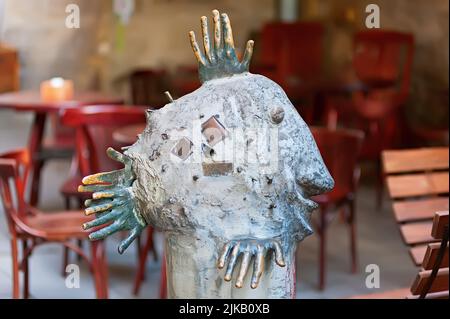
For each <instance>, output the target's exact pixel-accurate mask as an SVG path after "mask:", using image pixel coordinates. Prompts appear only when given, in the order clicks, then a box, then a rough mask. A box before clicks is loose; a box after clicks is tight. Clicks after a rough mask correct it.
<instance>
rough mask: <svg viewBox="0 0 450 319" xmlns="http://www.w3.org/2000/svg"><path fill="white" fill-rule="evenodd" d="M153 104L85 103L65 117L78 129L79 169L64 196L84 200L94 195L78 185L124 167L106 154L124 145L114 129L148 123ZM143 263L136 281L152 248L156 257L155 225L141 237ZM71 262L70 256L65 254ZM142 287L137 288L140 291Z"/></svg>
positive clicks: (65, 114)
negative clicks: (82, 190) (149, 105)
mask: <svg viewBox="0 0 450 319" xmlns="http://www.w3.org/2000/svg"><path fill="white" fill-rule="evenodd" d="M148 108H149V107H143V106H117V105H95V106H85V107H83V108H78V109H70V110H67V111H66V112H65V113H64V114H63V116H62V122H63V123H64V125H67V126H70V127H74V128H75V130H76V141H77V143H76V153H77V157H76V158H77V160H76V165H74V167H75V170H74V174H73V175H72V177H71V178H69V180H68V181H67V182H66V183H65V184H64V185H63V187H62V188H61V192H62V193H63V196H65V197H68V196H74V197H77V198H78V199H79V200H80V202H82V201H83V200H84V199H87V198H89V197H90V196H89V195H90V194H83V193H81V194H80V193H78V191H77V188H78V185H81V179H82V177H84V176H87V175H90V174H94V173H98V172H106V171H111V170H115V169H119V168H121V167H120V165H119V164H118V163H116V162H113V161H112V160H111V159H110V158H108V157H107V156H106V149H107V148H108V147H109V146H112V147H114V148H119V147H120V146H122V145H120V144H118V143H117V142H115V141H114V140H113V137H112V136H113V132H114V131H115V130H116V129H117V128H118V127H121V126H125V125H132V124H139V123H145V111H146V110H147V109H148ZM137 248H138V256H139V264H138V271H137V275H136V281H139V285H140V282H141V281H142V280H143V279H144V273H145V262H146V259H147V254H148V250H151V251H152V252H153V253H154V256H156V251H155V248H154V244H153V228H152V227H148V229H147V238H146V242H145V243H144V245H141V240H140V237H138V240H137ZM65 263H67V257H65ZM138 290H139V288H135V289H134V291H135V293H136V294H137V291H138Z"/></svg>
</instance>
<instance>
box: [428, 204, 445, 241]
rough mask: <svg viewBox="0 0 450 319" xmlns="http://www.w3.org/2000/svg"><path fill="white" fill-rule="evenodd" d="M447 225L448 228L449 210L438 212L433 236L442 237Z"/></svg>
mask: <svg viewBox="0 0 450 319" xmlns="http://www.w3.org/2000/svg"><path fill="white" fill-rule="evenodd" d="M446 227H447V229H448V211H443V212H437V213H436V214H435V215H434V218H433V229H432V230H431V236H433V238H436V239H442V237H443V236H444V230H445V228H446Z"/></svg>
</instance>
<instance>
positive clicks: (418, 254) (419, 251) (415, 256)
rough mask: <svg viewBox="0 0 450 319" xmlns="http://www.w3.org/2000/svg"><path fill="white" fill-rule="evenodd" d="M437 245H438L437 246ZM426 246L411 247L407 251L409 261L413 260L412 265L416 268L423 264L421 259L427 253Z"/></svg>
mask: <svg viewBox="0 0 450 319" xmlns="http://www.w3.org/2000/svg"><path fill="white" fill-rule="evenodd" d="M438 245H439V244H438ZM427 248H428V246H427V245H420V246H415V247H412V248H411V249H410V250H409V255H410V256H411V259H412V260H413V262H414V264H415V265H416V266H421V265H422V263H423V259H424V257H425V254H426V252H427Z"/></svg>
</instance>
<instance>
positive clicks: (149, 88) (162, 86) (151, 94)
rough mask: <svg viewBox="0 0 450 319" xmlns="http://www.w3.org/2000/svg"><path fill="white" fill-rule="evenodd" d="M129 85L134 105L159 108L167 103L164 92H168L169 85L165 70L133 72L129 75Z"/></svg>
mask: <svg viewBox="0 0 450 319" xmlns="http://www.w3.org/2000/svg"><path fill="white" fill-rule="evenodd" d="M130 85H131V88H130V89H131V98H132V103H133V104H134V105H147V106H151V107H152V108H161V107H163V106H164V105H165V104H166V103H167V102H168V101H167V97H166V96H165V95H164V92H165V91H170V84H169V77H168V74H167V72H166V71H165V70H158V69H142V70H135V71H133V72H132V73H131V75H130Z"/></svg>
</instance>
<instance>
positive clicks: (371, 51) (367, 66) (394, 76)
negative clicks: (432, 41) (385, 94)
mask: <svg viewBox="0 0 450 319" xmlns="http://www.w3.org/2000/svg"><path fill="white" fill-rule="evenodd" d="M353 46H354V48H353V50H354V51H353V68H354V70H355V73H356V75H357V76H358V78H359V79H360V80H361V81H363V82H368V83H373V82H394V83H396V85H397V88H398V89H397V90H398V92H399V93H400V94H401V95H402V96H404V97H407V96H408V93H409V87H410V83H411V69H412V64H413V55H414V36H413V35H412V34H410V33H402V32H396V31H386V30H365V31H360V32H357V33H356V34H355V36H354V39H353Z"/></svg>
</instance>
